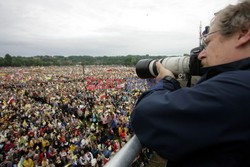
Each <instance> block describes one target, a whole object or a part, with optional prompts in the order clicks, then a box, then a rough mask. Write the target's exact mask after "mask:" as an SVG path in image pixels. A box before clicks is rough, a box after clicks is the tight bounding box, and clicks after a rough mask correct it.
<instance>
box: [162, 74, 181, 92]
mask: <svg viewBox="0 0 250 167" xmlns="http://www.w3.org/2000/svg"><path fill="white" fill-rule="evenodd" d="M162 80H163V81H165V82H168V83H172V84H173V85H174V87H175V88H176V89H179V88H181V86H180V82H179V81H178V80H176V79H175V78H174V77H172V76H169V75H167V76H165V77H163V78H162Z"/></svg>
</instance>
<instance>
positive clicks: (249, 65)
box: [199, 57, 250, 82]
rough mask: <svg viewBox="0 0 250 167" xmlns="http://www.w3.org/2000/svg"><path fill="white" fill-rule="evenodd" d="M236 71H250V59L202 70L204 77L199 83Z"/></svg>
mask: <svg viewBox="0 0 250 167" xmlns="http://www.w3.org/2000/svg"><path fill="white" fill-rule="evenodd" d="M236 70H250V57H248V58H245V59H242V60H238V61H235V62H232V63H227V64H221V65H217V66H212V67H206V68H202V77H201V79H200V81H199V82H202V81H204V80H207V79H209V78H212V77H214V76H216V75H218V74H220V73H223V72H227V71H236Z"/></svg>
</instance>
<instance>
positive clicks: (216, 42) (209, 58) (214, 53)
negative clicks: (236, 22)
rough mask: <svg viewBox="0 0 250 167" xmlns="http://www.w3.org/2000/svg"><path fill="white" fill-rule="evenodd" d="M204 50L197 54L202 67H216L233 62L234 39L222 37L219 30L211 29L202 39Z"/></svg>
mask: <svg viewBox="0 0 250 167" xmlns="http://www.w3.org/2000/svg"><path fill="white" fill-rule="evenodd" d="M204 42H205V45H206V47H205V49H204V50H203V51H202V52H201V53H200V54H199V56H198V59H200V60H201V63H202V65H203V67H209V66H216V65H220V64H225V63H229V62H232V61H233V57H231V55H232V54H233V53H234V50H233V48H234V38H233V36H231V37H224V36H222V35H221V34H220V31H219V29H217V28H214V27H212V28H211V29H210V31H209V33H208V35H207V37H206V38H205V39H204Z"/></svg>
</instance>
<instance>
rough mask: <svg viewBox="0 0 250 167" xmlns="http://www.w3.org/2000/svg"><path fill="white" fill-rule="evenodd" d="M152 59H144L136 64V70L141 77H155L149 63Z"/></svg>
mask: <svg viewBox="0 0 250 167" xmlns="http://www.w3.org/2000/svg"><path fill="white" fill-rule="evenodd" d="M151 61H152V59H142V60H139V61H138V62H137V64H136V65H135V71H136V74H137V76H138V77H140V78H143V79H144V78H154V76H153V75H152V74H151V73H150V71H149V64H150V62H151Z"/></svg>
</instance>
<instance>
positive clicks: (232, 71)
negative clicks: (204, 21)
mask: <svg viewBox="0 0 250 167" xmlns="http://www.w3.org/2000/svg"><path fill="white" fill-rule="evenodd" d="M204 47H205V49H204V50H203V51H202V52H201V53H200V54H199V56H198V58H199V59H200V60H201V63H202V65H203V69H202V70H203V75H202V77H201V79H200V81H199V82H198V83H197V85H195V86H193V87H191V88H181V87H180V85H179V83H178V81H177V80H176V79H175V76H174V75H173V73H172V72H171V71H170V70H168V69H165V68H164V67H163V66H162V65H161V64H160V63H159V62H158V63H157V69H158V72H159V75H158V76H157V79H161V80H160V82H159V83H158V85H156V86H155V87H154V88H153V89H151V90H150V91H147V92H145V93H143V94H142V96H141V97H140V98H139V99H138V102H137V104H136V107H135V109H134V111H133V113H132V116H131V125H132V129H133V131H134V132H135V134H136V135H137V137H138V138H139V140H140V142H141V143H142V145H144V146H146V147H148V148H150V149H152V150H155V151H156V152H157V153H158V154H159V155H160V156H161V157H163V158H164V159H167V160H168V163H167V166H168V167H177V166H178V167H198V166H199V167H201V166H202V167H219V166H220V167H221V166H226V167H242V166H250V159H249V156H250V109H249V102H250V58H249V57H250V1H249V0H244V1H242V2H241V3H238V4H236V5H229V6H227V7H226V8H224V9H222V10H220V11H219V12H218V13H216V14H215V18H214V19H213V20H212V22H211V25H210V30H209V33H208V34H207V35H206V36H205V38H204Z"/></svg>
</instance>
